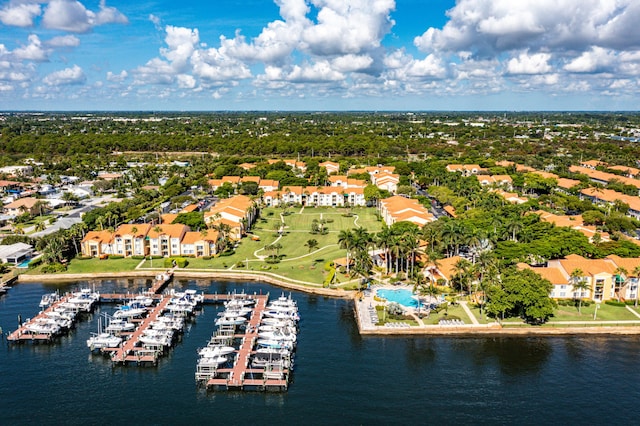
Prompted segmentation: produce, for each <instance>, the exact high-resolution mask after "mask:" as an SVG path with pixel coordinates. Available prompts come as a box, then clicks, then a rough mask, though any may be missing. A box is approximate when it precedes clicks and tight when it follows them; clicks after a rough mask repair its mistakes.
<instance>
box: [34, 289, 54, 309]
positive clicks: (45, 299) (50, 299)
mask: <svg viewBox="0 0 640 426" xmlns="http://www.w3.org/2000/svg"><path fill="white" fill-rule="evenodd" d="M58 299H59V297H58V293H57V292H55V293H47V294H43V295H42V298H41V299H40V304H39V305H38V306H40V308H41V309H47V308H48V307H49V306H51V305H53V303H54V302H56V301H57V300H58Z"/></svg>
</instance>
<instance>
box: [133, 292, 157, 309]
mask: <svg viewBox="0 0 640 426" xmlns="http://www.w3.org/2000/svg"><path fill="white" fill-rule="evenodd" d="M133 302H134V303H138V304H140V305H142V306H144V307H145V308H148V307H149V306H151V305H153V298H152V297H149V296H147V295H145V294H140V295H138V296H136V297H135V298H134V299H133Z"/></svg>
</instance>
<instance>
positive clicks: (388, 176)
mask: <svg viewBox="0 0 640 426" xmlns="http://www.w3.org/2000/svg"><path fill="white" fill-rule="evenodd" d="M371 183H373V184H374V185H375V186H377V187H378V188H380V189H382V190H385V191H389V192H390V193H392V194H395V193H396V192H398V184H399V183H400V175H398V174H395V173H389V172H379V173H374V174H372V175H371Z"/></svg>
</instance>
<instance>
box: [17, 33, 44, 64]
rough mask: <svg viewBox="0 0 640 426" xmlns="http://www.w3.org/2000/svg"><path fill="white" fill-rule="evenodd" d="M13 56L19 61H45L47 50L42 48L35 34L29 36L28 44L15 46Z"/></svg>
mask: <svg viewBox="0 0 640 426" xmlns="http://www.w3.org/2000/svg"><path fill="white" fill-rule="evenodd" d="M13 56H14V57H15V58H16V59H18V60H20V61H22V60H27V61H34V62H46V61H47V60H49V52H48V51H47V50H46V49H43V47H42V43H41V42H40V39H39V38H38V36H37V35H35V34H32V35H30V36H29V44H28V45H26V46H22V47H18V48H16V49H15V50H14V51H13Z"/></svg>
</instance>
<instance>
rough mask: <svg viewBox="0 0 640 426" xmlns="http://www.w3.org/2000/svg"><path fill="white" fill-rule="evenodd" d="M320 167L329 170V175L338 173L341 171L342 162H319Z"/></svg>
mask: <svg viewBox="0 0 640 426" xmlns="http://www.w3.org/2000/svg"><path fill="white" fill-rule="evenodd" d="M318 166H320V167H324V168H325V170H326V171H327V175H331V174H337V173H338V172H340V164H338V163H334V162H333V161H324V162H322V163H320V164H318Z"/></svg>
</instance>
